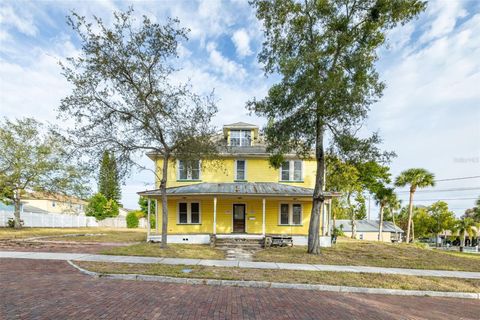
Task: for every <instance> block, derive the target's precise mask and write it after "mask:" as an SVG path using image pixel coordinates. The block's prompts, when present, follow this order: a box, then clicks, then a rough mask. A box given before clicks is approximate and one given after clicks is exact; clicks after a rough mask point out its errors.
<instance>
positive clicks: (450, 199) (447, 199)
mask: <svg viewBox="0 0 480 320" xmlns="http://www.w3.org/2000/svg"><path fill="white" fill-rule="evenodd" d="M476 199H477V198H438V199H414V200H413V201H414V202H417V201H453V200H476Z"/></svg>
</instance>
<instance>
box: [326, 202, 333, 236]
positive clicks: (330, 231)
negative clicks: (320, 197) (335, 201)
mask: <svg viewBox="0 0 480 320" xmlns="http://www.w3.org/2000/svg"><path fill="white" fill-rule="evenodd" d="M327 219H328V224H327V225H328V229H327V236H331V235H332V231H333V230H332V199H330V200H329V201H328V216H327Z"/></svg>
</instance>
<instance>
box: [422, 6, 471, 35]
mask: <svg viewBox="0 0 480 320" xmlns="http://www.w3.org/2000/svg"><path fill="white" fill-rule="evenodd" d="M427 14H428V16H430V17H432V18H433V21H430V23H429V28H428V30H427V32H425V33H424V34H423V36H422V38H421V39H420V40H421V41H422V42H424V41H430V40H432V39H435V38H438V37H441V36H444V35H446V34H448V33H450V32H451V31H452V30H453V29H454V28H455V24H456V22H457V19H458V18H462V17H465V16H466V14H467V11H466V10H465V9H464V8H463V3H462V1H431V2H429V3H428V10H427Z"/></svg>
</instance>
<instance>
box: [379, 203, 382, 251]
mask: <svg viewBox="0 0 480 320" xmlns="http://www.w3.org/2000/svg"><path fill="white" fill-rule="evenodd" d="M378 241H382V242H383V205H380V224H379V225H378Z"/></svg>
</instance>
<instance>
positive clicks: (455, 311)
mask: <svg viewBox="0 0 480 320" xmlns="http://www.w3.org/2000/svg"><path fill="white" fill-rule="evenodd" d="M479 314H480V303H479V301H478V300H459V299H448V298H429V297H402V296H381V295H364V294H340V293H331V292H316V291H302V290H284V289H256V288H234V287H213V286H190V285H175V284H163V283H156V282H155V283H153V282H135V281H123V280H107V279H96V278H92V277H90V276H87V275H83V274H80V273H79V272H78V271H77V270H76V269H74V268H72V267H71V266H70V265H68V264H67V262H64V261H46V260H24V259H1V260H0V319H169V320H173V319H448V318H450V319H459V318H463V319H478V315H479Z"/></svg>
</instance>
